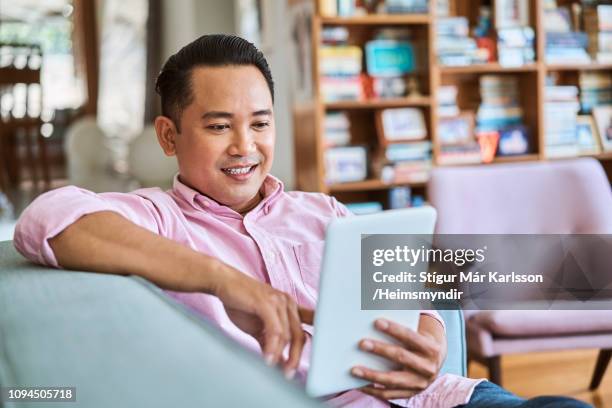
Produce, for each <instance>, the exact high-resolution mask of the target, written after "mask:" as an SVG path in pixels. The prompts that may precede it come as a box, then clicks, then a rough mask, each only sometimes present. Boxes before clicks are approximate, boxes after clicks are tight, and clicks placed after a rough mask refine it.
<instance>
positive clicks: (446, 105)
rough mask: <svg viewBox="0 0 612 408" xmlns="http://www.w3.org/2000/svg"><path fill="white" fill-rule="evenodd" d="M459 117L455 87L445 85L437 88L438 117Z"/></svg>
mask: <svg viewBox="0 0 612 408" xmlns="http://www.w3.org/2000/svg"><path fill="white" fill-rule="evenodd" d="M458 115H459V107H458V106H457V87H456V86H455V85H445V86H441V87H439V88H438V117H441V118H452V117H455V116H458Z"/></svg>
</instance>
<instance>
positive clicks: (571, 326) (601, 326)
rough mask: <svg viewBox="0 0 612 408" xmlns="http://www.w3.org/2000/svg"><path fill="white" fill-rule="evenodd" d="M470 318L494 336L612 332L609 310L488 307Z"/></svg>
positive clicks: (611, 318) (611, 314) (611, 316)
mask: <svg viewBox="0 0 612 408" xmlns="http://www.w3.org/2000/svg"><path fill="white" fill-rule="evenodd" d="M468 321H469V324H472V323H476V324H477V325H478V326H480V327H482V328H484V329H486V330H488V331H490V332H491V333H492V334H493V336H494V337H526V336H534V337H537V336H559V335H574V334H588V333H611V332H612V313H610V311H609V310H489V311H482V312H478V313H475V314H473V315H471V316H470V317H469V320H468Z"/></svg>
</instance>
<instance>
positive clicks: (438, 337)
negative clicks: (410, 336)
mask: <svg viewBox="0 0 612 408" xmlns="http://www.w3.org/2000/svg"><path fill="white" fill-rule="evenodd" d="M418 332H419V333H421V334H424V335H426V336H428V337H430V338H432V339H434V340H435V341H436V342H437V343H438V344H439V345H440V353H439V360H438V368H440V367H442V364H443V363H444V360H446V352H447V344H446V333H445V331H444V327H443V326H442V324H441V323H440V322H439V321H438V320H436V319H435V318H433V317H432V316H429V315H426V314H421V317H420V319H419V328H418Z"/></svg>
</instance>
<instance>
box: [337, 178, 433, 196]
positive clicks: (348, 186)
mask: <svg viewBox="0 0 612 408" xmlns="http://www.w3.org/2000/svg"><path fill="white" fill-rule="evenodd" d="M399 186H409V187H414V188H421V187H425V183H424V182H418V183H385V182H383V181H382V180H364V181H357V182H353V183H339V184H332V185H330V186H328V189H329V191H330V192H331V193H338V192H344V191H373V190H386V189H388V188H391V187H399Z"/></svg>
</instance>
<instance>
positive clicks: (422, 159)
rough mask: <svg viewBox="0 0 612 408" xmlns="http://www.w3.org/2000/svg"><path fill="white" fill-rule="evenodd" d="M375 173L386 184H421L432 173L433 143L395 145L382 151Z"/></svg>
mask: <svg viewBox="0 0 612 408" xmlns="http://www.w3.org/2000/svg"><path fill="white" fill-rule="evenodd" d="M380 156H382V157H379V158H378V163H375V165H374V166H375V169H374V171H375V172H377V173H379V177H380V179H381V180H382V181H384V182H385V183H394V184H400V183H421V182H425V181H427V180H428V179H429V174H430V172H431V142H430V141H423V142H412V143H393V144H390V145H388V146H387V147H386V148H385V149H383V151H382V155H380Z"/></svg>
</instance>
